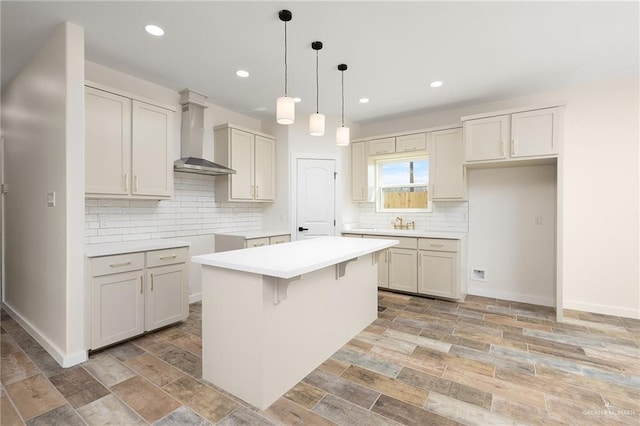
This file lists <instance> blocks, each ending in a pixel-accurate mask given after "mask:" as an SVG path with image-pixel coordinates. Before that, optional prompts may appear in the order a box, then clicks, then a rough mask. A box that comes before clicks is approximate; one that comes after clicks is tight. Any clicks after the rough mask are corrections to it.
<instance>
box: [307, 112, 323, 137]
mask: <svg viewBox="0 0 640 426" xmlns="http://www.w3.org/2000/svg"><path fill="white" fill-rule="evenodd" d="M309 134H310V135H311V136H322V135H324V114H319V113H317V112H316V113H315V114H311V115H310V116H309Z"/></svg>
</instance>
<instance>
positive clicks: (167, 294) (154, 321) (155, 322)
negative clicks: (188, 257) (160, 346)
mask: <svg viewBox="0 0 640 426" xmlns="http://www.w3.org/2000/svg"><path fill="white" fill-rule="evenodd" d="M187 293H188V280H187V267H186V264H184V263H179V264H176V265H168V266H158V267H156V268H149V269H147V292H146V304H145V330H147V331H150V330H154V329H156V328H159V327H163V326H165V325H168V324H171V323H174V322H176V321H181V320H183V319H185V318H186V317H187V313H188V310H189V301H188V299H187V297H188V294H187Z"/></svg>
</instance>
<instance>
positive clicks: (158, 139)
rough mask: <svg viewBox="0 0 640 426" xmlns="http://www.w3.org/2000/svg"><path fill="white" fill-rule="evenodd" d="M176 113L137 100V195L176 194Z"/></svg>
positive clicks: (134, 147) (134, 156) (134, 153)
mask: <svg viewBox="0 0 640 426" xmlns="http://www.w3.org/2000/svg"><path fill="white" fill-rule="evenodd" d="M172 137H173V113H172V112H171V111H169V110H166V109H164V108H160V107H157V106H154V105H149V104H146V103H144V102H138V101H133V140H132V173H133V185H132V190H131V193H132V194H133V195H149V196H159V197H164V198H166V197H170V196H171V194H172V192H173V161H172V157H171V156H172V143H171V138H172Z"/></svg>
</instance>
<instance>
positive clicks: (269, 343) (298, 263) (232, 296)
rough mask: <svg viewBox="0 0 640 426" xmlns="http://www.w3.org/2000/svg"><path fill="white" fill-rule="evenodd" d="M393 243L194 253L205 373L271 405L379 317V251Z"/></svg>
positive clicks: (316, 243) (307, 243) (320, 241)
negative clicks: (197, 265)
mask: <svg viewBox="0 0 640 426" xmlns="http://www.w3.org/2000/svg"><path fill="white" fill-rule="evenodd" d="M397 243H398V242H397V241H395V240H379V239H364V238H363V239H361V238H342V237H320V238H314V239H307V240H301V241H295V242H292V243H286V244H278V245H272V246H264V247H256V248H250V249H243V250H234V251H227V252H222V253H213V254H207V255H202V256H194V257H193V258H192V261H193V262H195V263H200V264H202V377H203V379H205V380H207V381H209V382H211V383H212V384H214V385H215V386H218V387H220V388H221V389H223V390H225V391H227V392H229V393H231V394H233V395H235V396H237V397H239V398H240V399H242V400H244V401H246V402H248V403H250V404H252V405H254V406H255V407H257V408H260V409H266V408H267V407H268V406H269V405H271V404H272V403H273V402H275V401H276V400H277V399H278V398H279V397H280V396H282V395H283V394H284V393H285V392H287V390H289V389H290V388H291V387H292V386H294V385H295V384H296V383H298V382H299V381H300V380H301V379H303V378H304V377H305V376H306V375H307V374H309V373H310V372H311V371H313V370H314V369H315V368H316V367H318V366H319V365H320V364H322V363H323V362H324V361H325V360H326V359H327V358H329V357H330V356H331V355H332V354H333V353H334V352H335V351H337V350H338V349H340V348H341V347H342V346H343V345H344V344H345V343H347V342H348V341H349V340H351V339H352V338H353V337H354V336H355V335H356V334H358V333H359V332H360V331H362V330H363V329H364V328H366V327H367V326H368V325H369V324H371V322H373V321H374V320H375V319H376V317H377V306H378V298H377V284H376V282H377V265H376V262H377V254H376V253H377V252H379V251H381V250H384V249H386V248H388V247H391V246H393V245H395V244H397Z"/></svg>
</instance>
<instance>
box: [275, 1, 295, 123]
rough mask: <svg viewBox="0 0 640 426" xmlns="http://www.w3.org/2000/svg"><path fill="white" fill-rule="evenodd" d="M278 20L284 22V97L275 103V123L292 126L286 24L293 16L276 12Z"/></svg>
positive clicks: (292, 113) (293, 113)
mask: <svg viewBox="0 0 640 426" xmlns="http://www.w3.org/2000/svg"><path fill="white" fill-rule="evenodd" d="M278 16H279V17H280V20H281V21H282V22H284V96H281V97H279V98H278V100H277V101H276V121H277V122H278V124H285V125H288V124H293V123H294V121H296V104H295V102H294V100H293V99H292V98H290V97H289V95H288V94H287V71H288V70H287V22H289V21H290V20H291V18H292V17H293V15H292V14H291V12H290V11H288V10H286V9H283V10H281V11H280V12H278Z"/></svg>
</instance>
